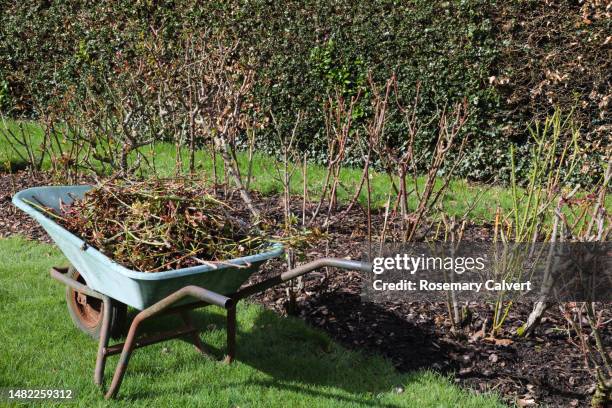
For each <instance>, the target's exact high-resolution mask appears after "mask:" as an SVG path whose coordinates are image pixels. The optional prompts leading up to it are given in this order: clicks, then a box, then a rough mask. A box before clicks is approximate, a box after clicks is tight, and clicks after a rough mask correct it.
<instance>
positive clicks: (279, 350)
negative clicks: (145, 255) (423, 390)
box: [107, 304, 418, 407]
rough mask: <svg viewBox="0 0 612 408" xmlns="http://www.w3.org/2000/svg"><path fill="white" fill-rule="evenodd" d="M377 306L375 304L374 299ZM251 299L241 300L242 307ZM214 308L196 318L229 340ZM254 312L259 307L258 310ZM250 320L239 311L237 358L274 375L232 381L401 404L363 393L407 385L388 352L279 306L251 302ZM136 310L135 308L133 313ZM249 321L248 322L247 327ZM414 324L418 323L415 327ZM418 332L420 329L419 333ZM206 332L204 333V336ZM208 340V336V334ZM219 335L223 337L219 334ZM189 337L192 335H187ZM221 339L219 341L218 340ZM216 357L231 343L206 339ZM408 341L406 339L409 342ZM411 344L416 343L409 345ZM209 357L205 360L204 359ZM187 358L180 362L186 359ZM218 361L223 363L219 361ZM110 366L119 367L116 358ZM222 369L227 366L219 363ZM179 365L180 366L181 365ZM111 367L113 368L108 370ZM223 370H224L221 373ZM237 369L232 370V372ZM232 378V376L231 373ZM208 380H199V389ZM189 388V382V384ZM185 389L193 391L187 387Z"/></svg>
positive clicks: (159, 324)
mask: <svg viewBox="0 0 612 408" xmlns="http://www.w3.org/2000/svg"><path fill="white" fill-rule="evenodd" d="M372 306H373V305H372ZM245 307H246V305H244V304H239V305H238V308H239V310H240V309H241V308H245ZM209 310H211V309H200V310H198V311H194V312H192V316H193V320H194V323H195V325H196V326H197V327H199V328H201V329H202V331H203V332H205V331H206V330H207V328H213V330H216V331H217V332H216V334H215V336H217V335H220V336H221V338H222V341H223V342H225V334H224V333H219V330H223V332H224V331H225V327H226V322H225V315H224V313H223V314H220V313H211V312H210V311H209ZM252 313H256V314H255V315H254V316H252V315H251V314H252ZM389 313H390V312H389V311H387V310H384V309H380V310H377V311H376V314H377V315H379V316H381V315H383V316H384V315H385V314H389ZM246 314H247V315H249V316H247V317H251V319H246V320H247V321H246V322H244V321H243V322H241V318H242V319H244V317H245V316H243V315H242V316H241V314H240V313H239V315H238V327H237V353H236V361H237V362H239V363H241V364H245V365H248V366H250V367H252V368H253V369H255V370H257V371H259V372H262V373H265V374H266V375H268V376H270V377H272V378H271V379H256V378H249V379H247V380H245V381H238V382H231V381H230V385H227V386H229V387H232V386H260V387H264V388H276V389H279V390H289V391H293V392H299V393H303V394H305V395H312V396H319V397H323V398H330V399H340V400H344V401H346V402H350V403H356V404H364V405H377V406H389V407H390V406H395V405H393V404H386V405H384V404H381V402H380V401H370V400H368V399H367V398H365V397H361V396H363V395H376V394H380V393H385V392H390V391H392V390H393V389H394V388H395V387H396V386H398V385H401V384H399V382H400V381H401V378H402V376H401V375H399V374H397V372H396V371H395V368H394V367H393V366H392V365H391V364H390V363H389V362H388V361H385V360H384V359H383V358H382V357H378V356H367V355H365V354H363V353H361V352H358V351H349V350H347V349H345V348H344V347H342V346H339V345H337V344H336V343H335V342H334V341H332V340H331V339H330V338H329V336H328V335H327V334H325V333H324V332H322V331H320V330H317V329H314V328H311V327H309V326H307V325H305V324H304V322H303V321H301V320H299V319H297V318H281V317H279V316H278V315H276V314H275V313H274V312H272V311H269V310H266V309H263V308H255V309H253V308H250V309H249V310H248V311H247V313H246ZM134 315H135V311H132V312H131V316H130V317H133V316H134ZM177 321H179V320H177V319H175V318H172V317H164V318H162V319H157V320H156V319H152V320H151V321H149V322H145V324H144V325H143V332H148V333H153V332H156V331H163V330H168V329H170V328H173V327H176V324H177ZM245 326H248V327H245ZM410 329H411V330H412V329H414V330H416V328H414V327H411V328H410ZM414 334H415V335H416V336H418V333H414ZM201 337H202V336H201ZM203 340H204V341H205V339H203ZM217 340H218V339H217ZM184 341H188V340H187V339H184ZM216 343H217V344H218V341H217V342H216ZM205 346H206V347H207V349H208V351H209V353H210V355H211V357H212V359H214V360H221V359H222V358H223V356H224V355H225V352H226V350H225V345H224V346H222V347H221V348H219V347H214V346H211V345H209V344H205ZM405 346H406V345H404V347H405ZM408 346H410V345H408ZM146 352H147V350H146V349H145V350H137V351H136V353H146ZM181 358H185V359H187V360H188V361H185V362H184V363H188V362H189V361H193V359H198V358H201V357H200V356H199V355H198V354H197V353H196V352H195V351H194V353H193V357H189V356H185V357H181ZM207 363H209V362H206V361H202V364H207ZM182 364H183V362H179V365H182ZM217 364H223V363H222V362H220V361H219V362H218V363H217ZM110 366H111V367H113V368H114V364H113V363H112V362H111V363H110ZM219 368H220V371H221V368H222V367H219ZM177 369H178V367H177ZM139 371H140V370H139V369H138V368H135V369H134V370H132V368H131V367H130V368H128V372H127V376H126V381H129V377H130V372H131V373H132V374H138V373H139ZM108 374H109V373H107V375H108ZM220 375H221V374H220ZM230 375H231V374H230ZM230 380H231V379H230ZM201 386H202V384H197V383H194V386H193V388H194V390H195V389H196V388H197V387H201ZM312 386H315V387H319V388H322V387H330V388H332V390H326V389H316V388H313V387H312ZM188 388H189V387H188ZM333 388H336V389H341V390H344V391H345V392H348V393H349V394H352V395H350V396H347V395H345V394H344V395H342V393H341V394H337V393H334V391H333ZM180 392H189V389H184V388H183V389H181V390H180ZM150 397H151V393H150V392H147V393H142V394H141V395H140V394H139V393H135V394H132V395H130V396H127V395H126V398H129V399H141V398H150Z"/></svg>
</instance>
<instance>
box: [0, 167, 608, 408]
mask: <svg viewBox="0 0 612 408" xmlns="http://www.w3.org/2000/svg"><path fill="white" fill-rule="evenodd" d="M47 184H53V182H52V181H51V180H49V179H48V178H46V177H45V176H44V175H28V174H27V173H25V172H22V173H17V174H13V175H8V174H4V175H0V236H9V235H13V234H21V235H25V236H26V237H28V238H31V239H35V240H40V241H44V242H49V238H48V237H47V235H46V234H45V233H44V231H43V230H42V229H41V228H40V227H39V226H38V224H37V223H36V222H34V221H33V220H31V219H30V218H29V217H28V216H26V215H25V214H24V213H22V212H21V211H19V210H17V209H16V208H14V207H13V206H12V204H11V201H10V200H11V197H12V195H13V194H14V193H15V192H17V191H19V190H22V189H24V188H27V187H30V186H36V185H47ZM255 199H256V201H257V204H258V206H259V207H260V208H261V209H262V210H263V211H264V213H265V214H266V215H268V216H271V217H276V218H277V219H282V205H281V204H280V201H279V200H280V199H279V198H278V197H274V196H271V197H262V196H256V197H255ZM295 205H296V208H295V213H296V214H301V202H300V200H296V203H295ZM382 219H383V214H374V215H373V217H372V224H373V225H374V226H375V228H378V226H380V225H382V222H383V220H382ZM425 233H427V231H423V234H425ZM490 233H491V227H490V226H489V225H470V226H469V227H468V228H467V231H466V234H465V236H466V238H464V239H469V240H477V241H486V240H488V239H489V237H490ZM365 241H366V216H365V214H364V212H363V211H362V210H361V209H359V208H356V209H354V210H352V211H351V213H350V214H349V215H348V217H347V218H346V219H344V220H342V222H338V223H336V224H334V225H333V226H332V227H331V228H330V230H329V233H328V235H327V236H326V238H325V239H323V240H321V241H319V243H318V244H317V245H316V246H314V247H313V248H311V249H309V250H308V251H307V253H306V256H305V258H306V259H308V260H313V259H316V258H319V257H322V256H337V257H350V258H352V259H358V258H359V257H360V247H361V245H360V244H362V243H364V242H365ZM284 267H285V266H284V263H283V262H282V261H280V260H276V261H274V262H271V263H269V264H268V265H266V267H265V268H264V269H263V270H262V272H261V273H259V274H257V275H255V276H253V277H252V278H251V282H255V281H259V280H263V279H264V278H265V277H266V276H270V275H273V274H277V273H279V270H281V269H282V268H284ZM360 293H361V276H360V275H359V274H358V273H356V272H343V271H338V270H329V271H326V270H321V271H318V272H314V273H311V274H308V275H306V277H305V279H304V289H303V290H302V291H301V292H300V293H299V294H298V296H297V303H296V306H297V309H296V310H294V311H293V312H295V313H296V314H298V315H299V316H300V317H301V318H302V319H304V320H305V321H307V322H308V323H310V324H311V325H313V326H316V327H319V328H321V329H323V330H325V331H326V332H327V333H328V334H329V335H330V336H331V337H332V338H333V339H335V340H336V341H338V342H340V343H341V344H343V345H344V346H346V347H348V348H351V349H357V350H361V351H363V352H366V353H377V354H380V355H383V356H385V357H386V358H389V359H390V360H391V361H392V362H393V364H394V365H395V366H396V367H397V369H398V370H401V371H412V370H418V369H432V370H435V371H438V372H442V373H452V374H454V377H455V381H456V382H457V383H458V384H460V385H462V386H464V387H468V388H471V389H474V390H476V391H478V392H484V391H495V392H498V393H499V394H500V395H501V396H502V397H503V398H504V399H506V400H507V401H508V402H509V403H518V404H519V405H523V406H535V404H537V405H544V406H552V407H568V406H570V407H571V406H585V407H586V406H589V401H590V398H591V395H592V392H593V390H594V384H595V378H594V377H593V375H592V373H590V372H589V371H587V370H586V369H585V364H584V358H583V356H582V354H581V353H580V352H579V350H578V348H577V347H576V346H575V345H574V344H572V341H573V340H572V339H571V338H570V337H569V335H568V330H567V324H566V323H565V320H564V318H563V316H561V314H560V312H559V311H558V309H557V308H552V309H551V310H550V311H549V312H547V314H546V316H545V318H544V319H543V322H542V324H541V325H540V326H539V327H538V328H537V329H536V331H535V334H534V335H533V336H531V337H529V338H519V337H517V336H516V335H515V334H514V332H515V330H516V328H518V327H520V326H521V325H522V323H523V322H524V320H525V319H526V317H527V315H528V314H529V311H530V305H528V304H520V305H515V306H514V307H513V308H512V309H511V312H510V314H509V316H508V319H507V322H506V324H505V326H504V331H503V332H502V333H501V335H499V336H498V339H501V340H500V341H497V342H495V341H491V340H486V339H485V338H484V337H486V336H484V337H483V336H482V335H481V333H479V331H480V330H481V329H482V326H483V324H484V323H485V321H487V327H490V320H491V317H492V315H493V310H492V305H487V304H471V305H470V309H471V311H472V316H471V319H470V321H468V322H467V323H466V326H465V327H464V330H463V332H462V333H461V334H456V333H452V332H451V330H450V322H449V321H448V319H447V318H446V315H447V311H446V306H445V305H444V304H436V303H416V302H393V303H384V304H374V303H371V302H365V301H363V300H362V299H361V297H360ZM253 299H254V300H255V301H256V302H258V303H260V304H262V305H264V306H265V307H267V308H270V309H272V310H275V311H276V312H277V313H279V314H287V312H288V310H289V309H290V308H289V307H288V302H287V296H286V292H285V288H284V287H275V288H273V289H270V290H268V291H266V292H264V293H262V294H259V295H257V296H255V297H254V298H253ZM611 318H612V313H611V311H610V309H609V307H608V308H607V309H606V310H604V321H606V322H607V321H609V320H610V319H611ZM602 336H603V341H604V343H605V344H606V346H610V345H611V344H612V330H611V329H610V327H609V325H608V324H606V325H605V327H604V328H603V329H602ZM530 404H533V405H530Z"/></svg>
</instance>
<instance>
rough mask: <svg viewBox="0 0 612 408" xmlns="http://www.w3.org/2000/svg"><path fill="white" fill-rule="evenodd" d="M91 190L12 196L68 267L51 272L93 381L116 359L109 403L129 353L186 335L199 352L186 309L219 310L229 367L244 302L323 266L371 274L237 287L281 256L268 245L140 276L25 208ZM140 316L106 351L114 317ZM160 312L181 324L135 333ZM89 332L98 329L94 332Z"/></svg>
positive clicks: (359, 266)
mask: <svg viewBox="0 0 612 408" xmlns="http://www.w3.org/2000/svg"><path fill="white" fill-rule="evenodd" d="M91 188H92V187H91V186H56V187H55V186H54V187H34V188H30V189H27V190H23V191H21V192H19V193H17V194H16V195H15V196H14V197H13V203H14V204H15V205H16V206H17V207H19V208H20V209H22V210H23V211H25V212H26V213H28V214H29V215H30V216H32V218H34V219H35V220H36V221H38V222H39V223H40V225H41V226H42V227H43V228H44V229H45V230H46V231H47V233H48V234H49V235H50V236H51V238H52V239H53V240H54V241H55V243H56V244H57V246H58V247H59V248H60V249H61V250H62V252H63V253H64V255H65V256H66V258H68V260H69V261H70V262H71V264H72V267H71V268H63V269H62V268H52V269H51V277H52V278H54V279H56V280H58V281H60V282H62V283H63V284H65V285H66V286H67V288H66V301H67V304H68V310H69V312H70V314H71V317H72V319H73V321H74V322H75V324H76V325H77V327H78V328H80V329H81V330H82V331H84V332H86V333H88V334H90V335H92V336H93V337H96V338H98V353H97V357H96V366H95V369H94V383H95V384H97V385H98V386H100V387H101V388H103V387H104V368H105V365H106V360H107V358H108V357H110V356H113V355H117V354H120V357H119V362H118V363H117V367H116V368H115V373H114V375H113V380H112V383H111V384H110V386H109V388H108V391H106V394H105V397H106V398H107V399H109V398H114V397H116V396H117V393H118V392H119V388H120V387H121V382H122V381H123V376H124V375H125V372H126V370H127V366H128V363H129V360H130V356H131V354H132V352H133V351H134V350H135V349H137V348H141V347H145V346H148V345H151V344H155V343H159V342H161V341H167V340H171V339H175V338H178V337H187V338H188V339H190V341H191V342H192V343H193V345H194V346H195V347H196V349H197V350H198V351H199V352H201V353H204V352H205V348H204V345H203V344H202V342H201V339H200V336H199V332H200V329H198V328H196V327H194V325H193V323H192V320H191V317H190V315H189V313H188V312H189V311H190V310H194V309H197V308H200V307H206V306H209V305H215V306H219V307H221V308H223V309H225V310H226V312H227V314H226V316H227V327H226V329H227V355H226V357H225V359H224V361H225V362H228V363H229V362H231V361H232V360H233V359H234V356H235V353H236V304H237V303H238V302H239V301H240V300H241V299H244V298H246V297H248V296H251V295H253V294H255V293H259V292H262V291H264V290H266V289H268V288H271V287H272V286H275V285H279V284H282V283H283V282H287V281H289V280H291V279H294V278H296V277H298V276H302V275H304V274H306V273H308V272H311V271H314V270H316V269H319V268H322V267H335V268H339V269H347V270H359V271H363V272H369V271H371V265H370V264H368V263H364V262H358V261H352V260H347V259H337V258H322V259H317V260H315V261H312V262H309V263H307V264H304V265H300V266H298V267H296V268H294V269H292V270H289V271H286V272H283V273H281V274H279V275H276V276H273V277H271V278H268V279H265V280H263V281H260V282H258V283H255V284H252V285H250V286H246V287H241V286H242V285H243V284H244V283H245V282H246V281H247V280H248V279H249V276H251V275H252V274H253V273H254V272H256V271H257V270H258V269H259V267H260V266H261V264H262V263H264V262H265V261H267V260H269V259H272V258H275V257H278V256H280V255H282V254H283V247H282V245H280V244H270V247H269V249H268V250H267V251H265V252H261V253H259V254H255V255H251V256H246V257H243V258H237V259H231V260H227V261H225V262H224V263H223V264H222V265H220V266H219V267H216V268H215V267H212V266H208V265H203V266H195V267H191V268H183V269H175V270H171V271H166V272H156V273H146V272H137V271H133V270H130V269H127V268H126V267H124V266H122V265H120V264H118V263H117V262H114V261H113V260H112V259H110V258H108V257H107V256H106V255H104V254H103V253H101V252H100V251H98V250H97V249H95V248H92V247H90V246H88V245H87V244H86V243H85V242H84V241H83V240H82V239H80V238H79V237H77V236H75V235H74V234H72V233H70V232H69V231H67V230H66V229H64V228H63V227H62V226H60V225H59V224H57V223H56V222H55V221H54V220H53V219H51V218H50V217H48V216H47V215H46V214H44V213H43V212H41V211H39V210H37V209H36V208H35V207H34V206H32V205H30V204H28V202H32V203H35V204H36V205H42V206H45V207H50V208H53V209H55V210H57V211H59V210H60V208H59V207H60V202H61V203H64V204H68V203H70V202H72V201H73V200H75V199H79V198H81V197H83V195H84V194H85V193H86V192H87V191H89V190H90V189H91ZM125 305H129V306H132V307H133V308H136V309H138V310H140V312H139V313H138V314H136V316H134V318H133V319H132V322H131V324H130V326H129V330H128V331H127V335H126V337H125V342H124V343H117V344H113V345H109V340H110V337H111V335H113V334H116V335H117V336H120V335H122V334H124V331H123V328H122V327H121V328H120V329H119V330H118V331H117V332H115V329H116V328H117V327H120V326H122V325H121V324H117V318H119V320H121V316H123V318H125V315H126V309H127V308H126V306H125ZM162 314H178V315H179V316H180V318H181V320H180V321H182V322H183V325H182V326H179V327H178V328H176V329H171V330H167V331H165V332H162V333H156V334H153V335H139V333H138V332H139V327H140V325H141V323H142V322H143V321H145V320H147V319H149V318H152V317H155V316H158V315H162ZM92 328H94V329H95V330H92Z"/></svg>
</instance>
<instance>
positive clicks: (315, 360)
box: [0, 238, 502, 407]
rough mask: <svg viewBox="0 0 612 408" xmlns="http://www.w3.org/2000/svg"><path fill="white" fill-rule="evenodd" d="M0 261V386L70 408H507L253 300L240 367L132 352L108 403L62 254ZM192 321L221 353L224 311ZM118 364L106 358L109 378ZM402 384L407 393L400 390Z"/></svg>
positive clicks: (15, 243)
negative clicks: (59, 394) (48, 393)
mask: <svg viewBox="0 0 612 408" xmlns="http://www.w3.org/2000/svg"><path fill="white" fill-rule="evenodd" d="M0 259H1V260H2V264H1V266H0V316H1V319H2V320H1V321H0V339H2V342H1V346H0V387H19V388H64V389H65V388H70V389H74V390H76V391H77V392H78V404H66V406H71V407H74V406H87V407H93V406H143V407H161V406H176V407H207V406H211V407H225V406H234V407H238V406H240V407H248V406H270V407H277V406H278V407H285V406H301V407H314V406H333V407H357V406H364V407H365V406H382V407H452V406H461V407H500V406H502V404H501V403H500V402H499V400H498V399H497V398H496V397H495V396H492V395H489V396H483V395H476V394H472V393H469V392H467V391H465V390H461V389H459V388H457V387H456V386H454V385H452V384H451V383H450V381H449V379H447V378H444V377H441V376H439V375H436V374H433V373H430V372H419V373H413V374H400V373H398V372H396V371H395V370H394V368H393V367H392V365H391V364H390V363H389V362H388V361H386V360H384V359H382V358H378V357H366V356H364V355H362V354H360V353H357V352H354V351H348V350H346V349H344V348H343V347H341V346H339V345H336V344H335V343H333V342H332V341H331V340H330V339H329V338H328V337H327V336H326V335H325V334H324V333H322V332H320V331H318V330H315V329H313V328H310V327H308V326H306V325H305V324H304V323H303V322H302V321H301V320H299V319H295V318H280V317H278V316H277V315H275V314H274V313H272V312H270V311H267V310H265V309H263V308H262V307H260V306H257V305H253V304H248V303H242V304H241V305H239V308H238V340H237V343H238V354H237V361H236V362H235V363H234V364H231V365H225V364H223V363H220V362H217V361H214V360H211V359H209V358H207V357H204V356H201V355H198V354H197V353H196V352H195V351H194V349H193V346H192V345H190V344H188V343H187V342H184V341H181V340H174V341H171V342H166V343H161V344H157V345H154V346H150V347H147V348H144V349H140V350H136V352H135V354H134V356H133V357H132V359H131V361H130V366H129V370H128V372H127V375H126V377H125V380H124V383H123V386H122V388H121V390H120V394H119V400H117V401H111V402H107V401H105V400H104V399H103V398H102V395H101V393H100V392H99V390H98V389H97V388H96V387H95V386H94V384H93V381H92V376H93V366H94V362H95V353H96V345H97V344H96V342H95V341H93V340H92V339H91V338H89V337H87V336H86V335H84V334H82V333H81V332H79V331H77V329H76V328H74V327H73V326H72V323H71V321H70V319H69V317H68V313H67V311H66V306H65V302H64V288H63V287H62V286H61V285H60V284H59V283H57V282H55V281H54V280H52V279H51V278H50V277H49V276H48V269H49V267H51V266H52V265H58V264H64V263H65V262H66V261H65V260H64V259H63V257H62V256H61V254H60V253H59V251H58V250H57V249H55V247H53V246H50V245H46V244H39V243H35V242H30V241H26V240H24V239H21V238H9V239H2V240H0ZM194 316H195V320H196V321H197V323H198V324H199V325H200V326H201V327H207V328H210V329H211V330H209V331H207V332H205V333H203V334H202V338H203V340H204V341H205V343H207V344H209V345H210V346H211V347H212V348H213V349H214V350H216V353H217V354H218V356H221V355H222V353H223V350H224V348H223V347H224V340H225V331H224V324H223V319H222V314H221V311H219V310H214V309H212V308H208V309H204V310H201V311H196V312H195V314H194ZM171 323H172V321H171V320H165V321H161V322H158V323H157V326H154V325H149V326H148V328H149V330H151V331H154V330H155V329H156V328H159V327H160V326H166V327H167V326H168V325H169V324H171ZM117 358H118V357H116V356H115V357H111V358H110V360H109V363H108V365H107V369H106V375H107V377H106V378H107V381H109V380H110V378H109V377H110V376H111V375H112V370H113V369H114V364H115V363H116V361H117ZM398 386H402V387H404V388H405V390H404V392H402V393H399V394H398V393H396V392H394V391H393V390H394V389H396V388H397V387H398ZM0 404H1V403H0ZM37 405H38V404H37ZM40 405H44V404H40ZM49 405H52V404H49ZM53 406H57V404H54V405H53Z"/></svg>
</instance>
